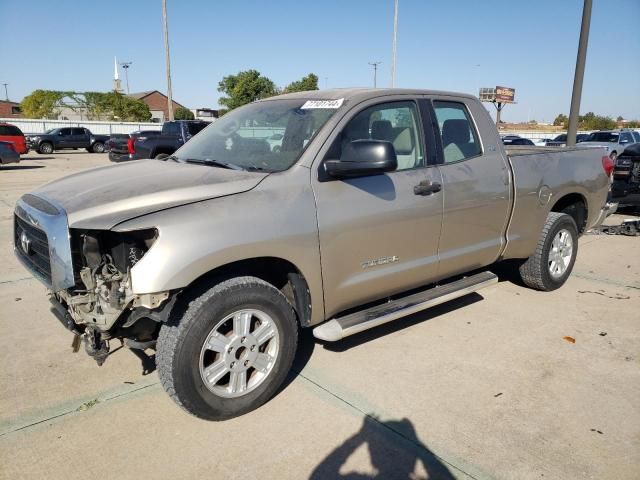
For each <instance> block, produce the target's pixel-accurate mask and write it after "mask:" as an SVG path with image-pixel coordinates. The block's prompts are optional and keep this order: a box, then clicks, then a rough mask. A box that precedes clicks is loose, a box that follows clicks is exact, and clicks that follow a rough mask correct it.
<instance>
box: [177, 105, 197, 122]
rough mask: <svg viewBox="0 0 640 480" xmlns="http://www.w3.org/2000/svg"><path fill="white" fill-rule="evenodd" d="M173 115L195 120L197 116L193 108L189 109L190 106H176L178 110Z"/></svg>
mask: <svg viewBox="0 0 640 480" xmlns="http://www.w3.org/2000/svg"><path fill="white" fill-rule="evenodd" d="M173 117H174V118H175V119H176V120H193V119H194V118H196V117H195V116H194V115H193V112H192V111H191V110H189V109H188V108H184V107H178V108H176V111H175V113H174V114H173Z"/></svg>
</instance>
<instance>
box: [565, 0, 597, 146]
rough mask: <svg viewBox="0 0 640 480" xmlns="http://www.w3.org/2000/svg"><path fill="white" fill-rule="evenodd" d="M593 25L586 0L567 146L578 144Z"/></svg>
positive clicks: (589, 2) (588, 3)
mask: <svg viewBox="0 0 640 480" xmlns="http://www.w3.org/2000/svg"><path fill="white" fill-rule="evenodd" d="M590 25H591V0H584V7H582V26H581V27H580V42H579V43H578V56H577V57H576V72H575V75H574V77H573V92H572V93H571V111H570V112H569V128H568V129H567V130H568V131H567V146H569V147H573V146H575V144H576V134H577V133H578V120H579V115H580V99H581V97H582V81H583V80H584V66H585V64H586V63H587V44H588V43H589V27H590Z"/></svg>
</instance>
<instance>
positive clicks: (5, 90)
mask: <svg viewBox="0 0 640 480" xmlns="http://www.w3.org/2000/svg"><path fill="white" fill-rule="evenodd" d="M2 85H4V97H5V99H6V100H7V102H8V101H9V94H8V93H7V85H9V84H8V83H3V84H2Z"/></svg>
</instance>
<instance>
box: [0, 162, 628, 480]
mask: <svg viewBox="0 0 640 480" xmlns="http://www.w3.org/2000/svg"><path fill="white" fill-rule="evenodd" d="M49 157H50V158H45V157H44V156H39V155H37V154H34V155H30V156H27V159H25V160H23V162H22V163H20V164H19V165H17V166H15V168H12V169H8V167H3V168H0V302H1V303H0V304H1V305H2V308H1V309H0V328H1V329H2V330H1V331H2V335H0V478H7V479H9V478H10V479H15V478H34V477H35V478H37V477H44V478H65V479H66V478H69V479H71V478H87V477H88V476H102V477H106V478H139V477H141V476H149V477H154V478H199V477H202V476H205V475H207V476H211V477H213V478H278V479H280V478H291V479H299V478H339V477H341V476H344V477H346V478H373V477H374V476H376V475H377V476H378V477H379V478H385V479H386V478H445V479H446V478H476V479H483V478H505V479H507V478H509V479H510V478H526V479H529V478H531V479H533V478H536V479H539V478H552V479H555V478H562V479H570V478H576V479H577V478H597V479H633V478H638V476H640V403H639V402H638V398H640V368H639V366H640V357H639V352H640V329H639V323H638V321H639V320H640V255H638V247H639V246H640V238H632V237H619V236H604V235H597V236H596V235H588V236H584V237H583V238H582V239H581V240H580V247H579V248H580V251H579V255H578V261H577V263H576V267H575V270H574V275H572V277H571V278H570V280H569V281H568V283H567V284H566V285H565V286H564V287H563V288H562V289H560V290H557V291H555V292H551V293H540V292H535V291H532V290H529V289H526V288H524V287H521V286H519V285H517V284H515V283H513V282H512V281H510V280H509V275H502V277H503V281H501V282H500V283H499V284H498V285H496V286H495V287H491V288H489V289H487V290H483V291H481V292H480V294H474V295H470V296H468V297H465V298H463V299H460V300H458V301H456V302H451V303H449V304H445V305H442V306H440V307H437V308H434V309H432V310H430V311H427V312H423V313H421V314H418V315H414V316H412V317H409V318H407V319H404V320H401V321H398V322H395V323H394V324H391V325H387V326H384V327H381V328H379V329H377V330H371V331H369V332H365V333H364V334H361V335H359V336H354V337H350V338H349V339H346V340H344V341H342V342H340V343H336V344H326V345H323V344H321V343H316V342H314V341H313V339H312V338H311V337H310V335H306V336H305V337H304V338H303V341H302V345H301V349H300V353H299V355H298V359H297V363H296V372H295V373H294V374H293V375H292V376H291V379H290V383H289V384H288V385H287V387H286V388H284V390H283V391H281V392H280V393H279V394H278V395H277V396H276V397H275V398H274V399H272V400H271V401H270V402H268V403H267V404H266V405H265V406H263V407H261V408H260V409H258V410H257V411H255V412H252V413H250V414H248V415H245V416H243V417H240V418H237V419H233V420H230V421H227V422H222V423H208V422H204V421H202V420H198V419H195V418H193V417H191V416H189V415H188V414H186V413H184V412H183V411H181V410H180V409H179V408H178V407H176V406H175V405H174V404H173V403H172V401H171V400H170V399H169V398H168V397H167V396H166V395H165V394H164V392H163V391H162V388H161V387H160V385H159V383H158V379H157V375H156V373H155V372H153V373H151V374H149V375H142V367H141V363H140V361H139V360H138V359H137V358H136V357H135V356H134V355H133V354H132V353H131V352H130V351H128V350H125V349H122V350H120V351H118V352H116V353H114V354H113V355H112V357H111V358H109V360H108V361H107V362H106V363H105V364H104V366H102V367H97V366H96V365H95V362H94V361H93V360H91V359H90V358H89V357H88V356H86V355H85V354H83V353H78V354H73V353H71V347H70V342H71V335H70V334H69V333H68V332H67V331H66V330H64V329H63V328H62V327H61V326H60V325H59V324H58V321H57V320H55V318H54V317H53V316H52V315H51V314H50V313H49V312H48V301H47V298H46V295H45V289H44V287H42V286H41V285H40V284H39V283H38V282H37V281H36V280H33V279H31V278H30V276H29V274H28V273H27V272H26V271H25V270H24V269H23V268H22V267H21V266H20V265H19V264H18V263H17V261H16V260H14V258H13V254H12V252H11V248H12V247H11V231H12V224H11V222H12V209H13V204H14V202H15V200H16V199H17V198H18V197H19V196H20V195H21V194H23V193H25V192H27V191H29V190H30V189H32V188H33V187H35V186H37V185H39V184H41V183H44V182H45V181H48V180H51V179H54V178H57V177H59V176H61V175H65V174H69V173H72V172H74V171H77V170H80V169H84V168H90V167H95V166H101V165H106V164H108V163H109V162H108V160H107V159H106V155H92V154H85V153H80V152H68V153H67V152H64V153H56V154H55V155H51V156H49ZM19 167H20V168H19ZM24 167H27V168H24ZM32 167H36V168H32ZM5 170H6V171H5ZM619 218H620V217H616V219H615V220H619ZM565 337H570V338H571V339H574V340H575V343H572V342H570V341H567V340H566V339H565Z"/></svg>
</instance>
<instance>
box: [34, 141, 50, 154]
mask: <svg viewBox="0 0 640 480" xmlns="http://www.w3.org/2000/svg"><path fill="white" fill-rule="evenodd" d="M37 151H38V153H40V154H44V155H49V154H50V153H53V144H51V143H49V142H42V143H41V144H40V146H38V150H37Z"/></svg>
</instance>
